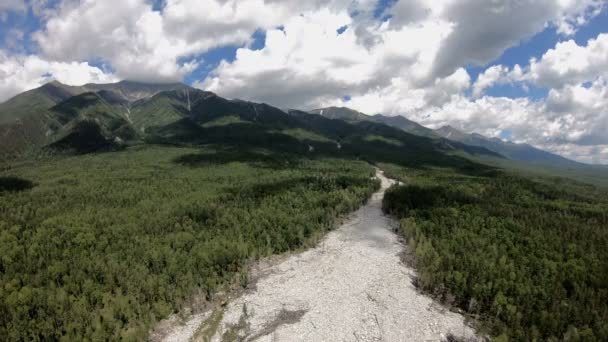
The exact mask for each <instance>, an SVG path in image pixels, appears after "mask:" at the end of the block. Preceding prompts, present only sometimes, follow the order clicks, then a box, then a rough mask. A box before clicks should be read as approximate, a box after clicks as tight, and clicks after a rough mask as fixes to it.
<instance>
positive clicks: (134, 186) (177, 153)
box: [0, 146, 378, 341]
mask: <svg viewBox="0 0 608 342" xmlns="http://www.w3.org/2000/svg"><path fill="white" fill-rule="evenodd" d="M233 153H235V152H234V151H233V150H225V149H224V150H218V149H214V148H211V147H208V148H198V149H193V148H169V147H154V146H140V147H133V148H130V149H128V150H125V151H121V152H113V153H105V154H89V155H82V156H75V157H56V158H53V159H47V160H42V161H28V160H25V161H19V162H14V163H13V164H10V165H8V164H7V165H4V166H3V167H2V170H3V171H1V172H0V176H2V178H0V179H2V182H3V184H9V185H10V186H12V185H11V184H16V183H19V182H17V181H16V180H14V178H9V177H13V176H11V175H20V177H23V178H24V179H29V180H31V182H33V183H35V184H36V186H35V187H33V188H30V189H23V190H22V191H20V192H0V251H1V252H0V336H1V337H2V338H1V339H2V340H32V341H37V340H61V339H62V340H70V341H75V340H120V339H123V340H144V339H145V338H146V336H147V332H148V330H149V328H150V326H151V324H153V323H154V322H155V321H158V320H159V319H162V318H164V317H166V316H167V315H169V314H171V313H174V312H178V311H179V310H180V309H182V308H183V307H184V306H186V305H188V304H189V303H190V302H191V301H192V299H193V298H194V296H197V295H199V296H200V294H201V293H202V294H203V295H206V296H209V297H211V296H212V295H213V293H214V292H215V291H216V290H218V288H219V287H220V286H223V285H225V284H227V283H229V282H232V281H233V280H234V279H239V277H240V274H239V273H240V272H244V271H245V270H244V268H243V267H244V266H245V265H246V264H247V263H248V261H250V260H254V259H256V258H259V257H262V256H266V255H269V254H272V253H280V252H285V251H288V250H293V249H297V248H300V247H302V246H304V245H306V244H308V243H311V242H314V241H316V239H318V238H319V237H320V236H321V235H322V234H323V233H324V232H325V231H327V230H328V229H331V227H332V226H333V223H334V220H335V218H336V217H337V216H339V215H341V214H345V213H347V212H350V211H352V210H354V209H356V208H358V207H359V206H360V205H361V204H362V203H363V202H364V201H365V200H366V199H367V197H368V196H369V195H370V194H371V193H372V192H373V191H374V190H375V189H376V188H377V186H378V184H377V183H376V182H374V181H372V180H371V179H370V176H371V175H372V174H373V169H372V168H371V167H369V166H368V165H367V164H366V163H364V162H358V161H347V160H340V159H331V158H320V159H302V158H297V157H295V156H293V155H288V154H282V155H277V154H274V153H272V152H270V151H266V150H261V149H258V150H255V151H251V152H241V154H240V155H232V154H233ZM247 154H249V156H247ZM11 179H13V180H11Z"/></svg>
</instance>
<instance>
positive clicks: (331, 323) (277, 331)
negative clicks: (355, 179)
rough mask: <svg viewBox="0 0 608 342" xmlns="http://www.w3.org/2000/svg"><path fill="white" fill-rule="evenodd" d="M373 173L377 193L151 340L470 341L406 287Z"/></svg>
mask: <svg viewBox="0 0 608 342" xmlns="http://www.w3.org/2000/svg"><path fill="white" fill-rule="evenodd" d="M376 177H377V178H378V179H380V181H381V187H380V190H379V191H377V192H376V193H374V194H373V195H372V196H371V198H370V200H369V201H368V202H367V203H366V204H365V205H364V206H362V207H361V208H359V209H358V210H357V211H355V212H354V213H353V214H351V215H349V216H348V218H347V219H346V220H345V222H344V223H342V224H341V226H340V227H339V228H337V229H336V230H334V231H332V232H330V233H329V234H327V236H326V237H325V238H324V239H322V240H321V241H320V242H319V243H318V244H317V246H315V247H314V248H311V249H309V250H307V251H305V252H303V253H297V254H294V255H289V256H287V257H285V258H283V259H279V260H276V261H272V259H271V261H269V262H264V261H262V262H261V263H260V264H259V265H257V266H256V267H255V268H254V272H252V275H251V277H252V278H253V279H255V280H253V281H252V284H251V285H249V286H247V288H246V289H245V290H244V293H243V294H242V295H241V296H240V297H238V298H235V299H233V300H231V301H230V302H228V303H227V305H226V306H225V307H222V306H217V307H215V308H213V309H212V310H211V311H209V312H205V313H201V314H197V315H196V316H194V317H193V318H191V320H188V321H186V322H185V325H184V326H182V325H180V324H175V323H174V325H173V326H172V329H170V330H169V332H168V333H167V334H166V335H165V336H157V337H153V339H152V340H153V341H154V340H156V341H167V342H169V341H172V342H178V341H184V342H186V341H207V340H209V341H226V340H238V341H321V340H331V341H338V340H340V341H399V340H408V341H441V340H445V339H446V338H447V336H448V335H450V334H452V335H454V336H460V337H465V338H468V339H470V340H474V339H475V336H474V333H473V331H472V329H471V328H470V327H469V326H468V325H466V324H465V318H464V317H463V316H461V315H458V314H456V313H453V312H451V311H449V309H448V308H446V307H443V306H442V305H441V304H440V303H438V302H435V301H434V300H433V299H431V298H429V297H427V296H425V295H423V294H421V293H420V292H419V291H418V290H417V289H416V288H415V286H414V285H413V279H415V278H416V273H415V270H414V269H412V268H410V267H408V266H406V265H404V264H403V263H402V261H401V260H400V258H401V256H402V254H403V253H404V252H403V244H402V243H401V242H400V241H399V239H398V236H397V235H396V234H395V233H394V232H393V231H394V230H395V228H396V227H397V222H396V221H395V220H393V219H391V218H389V217H387V216H385V215H384V214H383V212H382V208H381V204H382V198H383V196H384V192H385V191H386V190H387V189H388V188H389V187H390V186H391V185H392V184H394V181H393V180H390V179H388V178H386V177H385V176H384V175H383V173H382V172H381V171H379V170H377V171H376ZM202 317H204V319H203V320H202V322H201V318H202ZM212 327H213V328H215V331H212V330H211V329H212ZM463 333H464V334H465V336H462V334H463Z"/></svg>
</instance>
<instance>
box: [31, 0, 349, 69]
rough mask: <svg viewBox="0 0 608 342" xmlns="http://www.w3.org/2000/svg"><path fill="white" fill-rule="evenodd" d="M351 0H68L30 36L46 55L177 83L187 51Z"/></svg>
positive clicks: (191, 64)
mask: <svg viewBox="0 0 608 342" xmlns="http://www.w3.org/2000/svg"><path fill="white" fill-rule="evenodd" d="M349 3H350V1H346V0H334V1H331V2H323V1H311V2H302V1H264V0H238V1H237V0H167V1H166V2H165V3H164V6H163V7H162V11H154V10H153V8H152V6H151V4H150V3H149V2H148V1H146V0H124V1H96V0H82V1H80V2H71V1H67V2H64V3H62V4H61V6H60V8H59V9H58V10H57V11H54V12H53V11H51V12H48V13H47V14H46V17H47V19H48V20H47V22H46V25H45V27H44V30H42V31H40V32H37V33H36V34H35V35H34V39H35V40H36V41H37V42H38V44H39V45H40V48H41V50H42V52H43V53H44V54H45V56H47V57H48V58H51V59H55V60H59V61H71V60H74V59H76V60H91V59H102V60H104V61H107V62H109V63H110V64H111V66H112V67H113V68H114V69H115V71H116V74H117V75H119V76H120V77H122V78H128V79H134V80H141V81H175V80H180V79H182V78H183V77H184V76H185V75H187V74H189V73H190V72H192V70H193V69H194V68H195V67H196V65H197V61H195V60H194V59H193V56H195V55H197V54H200V53H203V52H205V51H208V50H209V49H212V48H215V47H220V46H226V45H237V46H239V45H244V44H246V43H247V42H248V41H249V40H250V39H251V36H252V34H253V33H254V32H255V31H256V30H258V29H263V30H266V29H269V28H273V27H276V26H279V25H281V24H282V23H283V22H284V21H285V20H287V19H288V18H291V17H294V16H297V14H299V12H300V11H303V10H308V9H311V8H318V7H319V6H321V5H323V6H325V7H327V8H329V9H332V8H336V9H340V10H344V9H346V8H348V4H349Z"/></svg>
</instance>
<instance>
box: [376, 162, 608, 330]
mask: <svg viewBox="0 0 608 342" xmlns="http://www.w3.org/2000/svg"><path fill="white" fill-rule="evenodd" d="M382 168H383V169H385V170H386V172H387V174H388V175H389V176H392V177H395V178H398V179H400V180H402V181H404V182H405V184H406V185H402V186H398V187H393V188H391V189H390V190H389V191H388V192H387V194H386V196H385V198H384V202H383V207H384V210H385V211H387V212H389V213H392V214H395V215H397V216H398V217H400V218H401V221H400V231H401V233H402V234H403V235H404V236H405V238H406V239H407V242H408V245H409V247H410V249H409V250H410V253H411V255H409V260H410V261H412V262H413V263H414V265H415V266H416V268H417V271H418V278H417V285H418V286H419V287H420V288H421V289H423V290H425V291H427V292H430V293H432V294H434V295H435V296H437V297H438V298H441V299H442V300H443V301H444V302H446V303H448V304H452V305H456V306H458V307H460V308H462V309H463V310H464V311H467V312H468V313H469V314H470V315H472V316H473V317H476V318H478V319H479V320H480V321H481V322H482V331H486V332H487V333H489V334H490V335H491V336H494V337H495V338H496V340H497V341H505V340H514V341H545V340H548V341H556V340H565V341H608V305H607V303H608V248H607V246H608V193H606V192H603V191H600V190H597V189H596V188H594V187H592V186H589V185H585V184H582V183H575V182H574V181H569V180H566V179H559V178H539V179H527V178H523V177H521V176H517V175H513V174H509V173H506V172H503V171H498V170H491V169H485V170H484V169H480V170H478V171H477V172H473V173H468V174H466V173H462V172H455V171H453V170H451V169H445V168H444V169H439V168H422V169H421V168H417V169H414V168H402V167H397V166H395V165H389V164H383V165H382Z"/></svg>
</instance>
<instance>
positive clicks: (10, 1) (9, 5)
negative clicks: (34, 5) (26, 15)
mask: <svg viewBox="0 0 608 342" xmlns="http://www.w3.org/2000/svg"><path fill="white" fill-rule="evenodd" d="M26 8H27V7H26V6H25V1H23V0H3V1H2V2H0V12H4V11H15V12H24V11H25V10H26Z"/></svg>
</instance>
